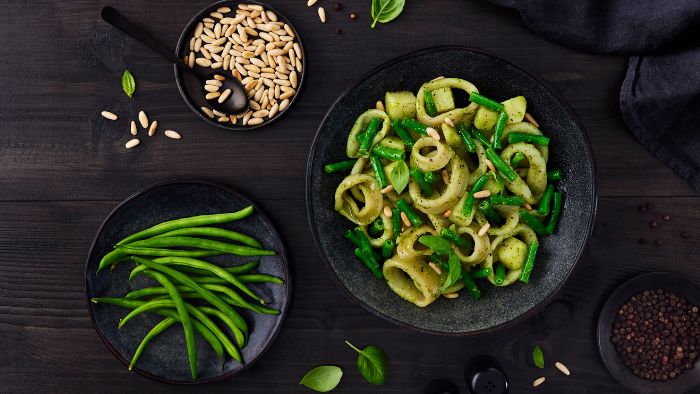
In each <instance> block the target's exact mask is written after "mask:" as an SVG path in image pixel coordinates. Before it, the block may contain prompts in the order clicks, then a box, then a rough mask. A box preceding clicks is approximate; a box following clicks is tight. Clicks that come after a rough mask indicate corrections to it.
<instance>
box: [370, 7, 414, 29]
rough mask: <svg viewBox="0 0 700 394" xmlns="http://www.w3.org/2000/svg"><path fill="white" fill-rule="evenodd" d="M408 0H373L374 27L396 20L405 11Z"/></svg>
mask: <svg viewBox="0 0 700 394" xmlns="http://www.w3.org/2000/svg"><path fill="white" fill-rule="evenodd" d="M405 4H406V0H372V29H374V26H375V25H376V24H377V22H380V23H387V22H391V21H392V20H394V19H395V18H396V17H397V16H399V14H401V12H402V11H403V6H404V5H405Z"/></svg>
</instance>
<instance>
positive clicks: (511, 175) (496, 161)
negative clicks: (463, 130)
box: [486, 148, 518, 182]
mask: <svg viewBox="0 0 700 394" xmlns="http://www.w3.org/2000/svg"><path fill="white" fill-rule="evenodd" d="M486 157H488V159H489V160H491V163H493V166H494V167H496V169H498V171H500V172H501V174H503V176H505V177H506V178H507V179H508V180H509V181H511V182H513V181H514V180H515V179H517V178H518V174H516V173H515V171H513V169H512V168H510V167H509V166H508V164H506V162H505V161H503V159H501V156H499V155H498V153H496V151H494V150H493V148H488V149H486Z"/></svg>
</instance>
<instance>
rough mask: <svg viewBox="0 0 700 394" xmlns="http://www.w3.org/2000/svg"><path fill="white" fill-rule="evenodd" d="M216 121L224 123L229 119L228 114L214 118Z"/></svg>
mask: <svg viewBox="0 0 700 394" xmlns="http://www.w3.org/2000/svg"><path fill="white" fill-rule="evenodd" d="M216 121H217V122H219V123H226V122H228V121H229V118H228V116H220V117H219V118H218V119H216Z"/></svg>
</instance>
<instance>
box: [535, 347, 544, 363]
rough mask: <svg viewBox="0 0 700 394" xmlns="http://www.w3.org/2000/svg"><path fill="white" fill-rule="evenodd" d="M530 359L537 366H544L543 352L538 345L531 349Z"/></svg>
mask: <svg viewBox="0 0 700 394" xmlns="http://www.w3.org/2000/svg"><path fill="white" fill-rule="evenodd" d="M532 361H533V362H534V363H535V366H536V367H537V368H544V354H542V349H540V346H539V345H537V346H535V348H534V349H533V350H532Z"/></svg>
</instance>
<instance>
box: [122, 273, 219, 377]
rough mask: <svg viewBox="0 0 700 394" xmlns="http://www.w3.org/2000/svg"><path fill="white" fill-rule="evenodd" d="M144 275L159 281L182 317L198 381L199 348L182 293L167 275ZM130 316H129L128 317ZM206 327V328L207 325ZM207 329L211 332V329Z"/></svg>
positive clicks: (189, 356)
mask: <svg viewBox="0 0 700 394" xmlns="http://www.w3.org/2000/svg"><path fill="white" fill-rule="evenodd" d="M144 274H145V275H147V276H149V277H151V278H153V279H155V280H156V281H158V283H160V284H161V286H163V287H164V288H165V289H166V290H167V291H168V295H169V296H170V298H171V299H172V302H173V304H174V306H175V309H176V310H177V313H178V314H179V315H180V322H181V323H182V330H183V331H184V332H185V343H186V344H187V358H189V360H190V371H191V372H192V379H193V380H197V346H196V345H195V343H194V329H193V328H192V321H191V320H190V314H189V311H188V310H187V307H185V301H184V300H183V299H182V297H181V296H180V292H179V291H177V289H176V288H175V285H173V284H172V282H170V280H169V279H168V278H166V277H165V275H163V274H162V273H160V272H157V271H151V270H147V271H145V272H144ZM144 306H145V305H144ZM140 308H143V306H142V307H139V308H136V309H134V310H133V311H131V312H130V313H129V315H131V314H132V313H134V312H135V311H136V310H138V309H140ZM129 315H127V317H128V316H129ZM127 317H124V319H122V321H120V322H119V326H118V327H119V328H121V327H122V326H123V325H124V323H126V321H128V319H127ZM202 323H204V322H202ZM204 325H205V326H206V323H205V324H204ZM207 328H208V329H209V330H211V327H207ZM219 340H221V338H219ZM222 345H223V343H222ZM224 347H225V346H224Z"/></svg>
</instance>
